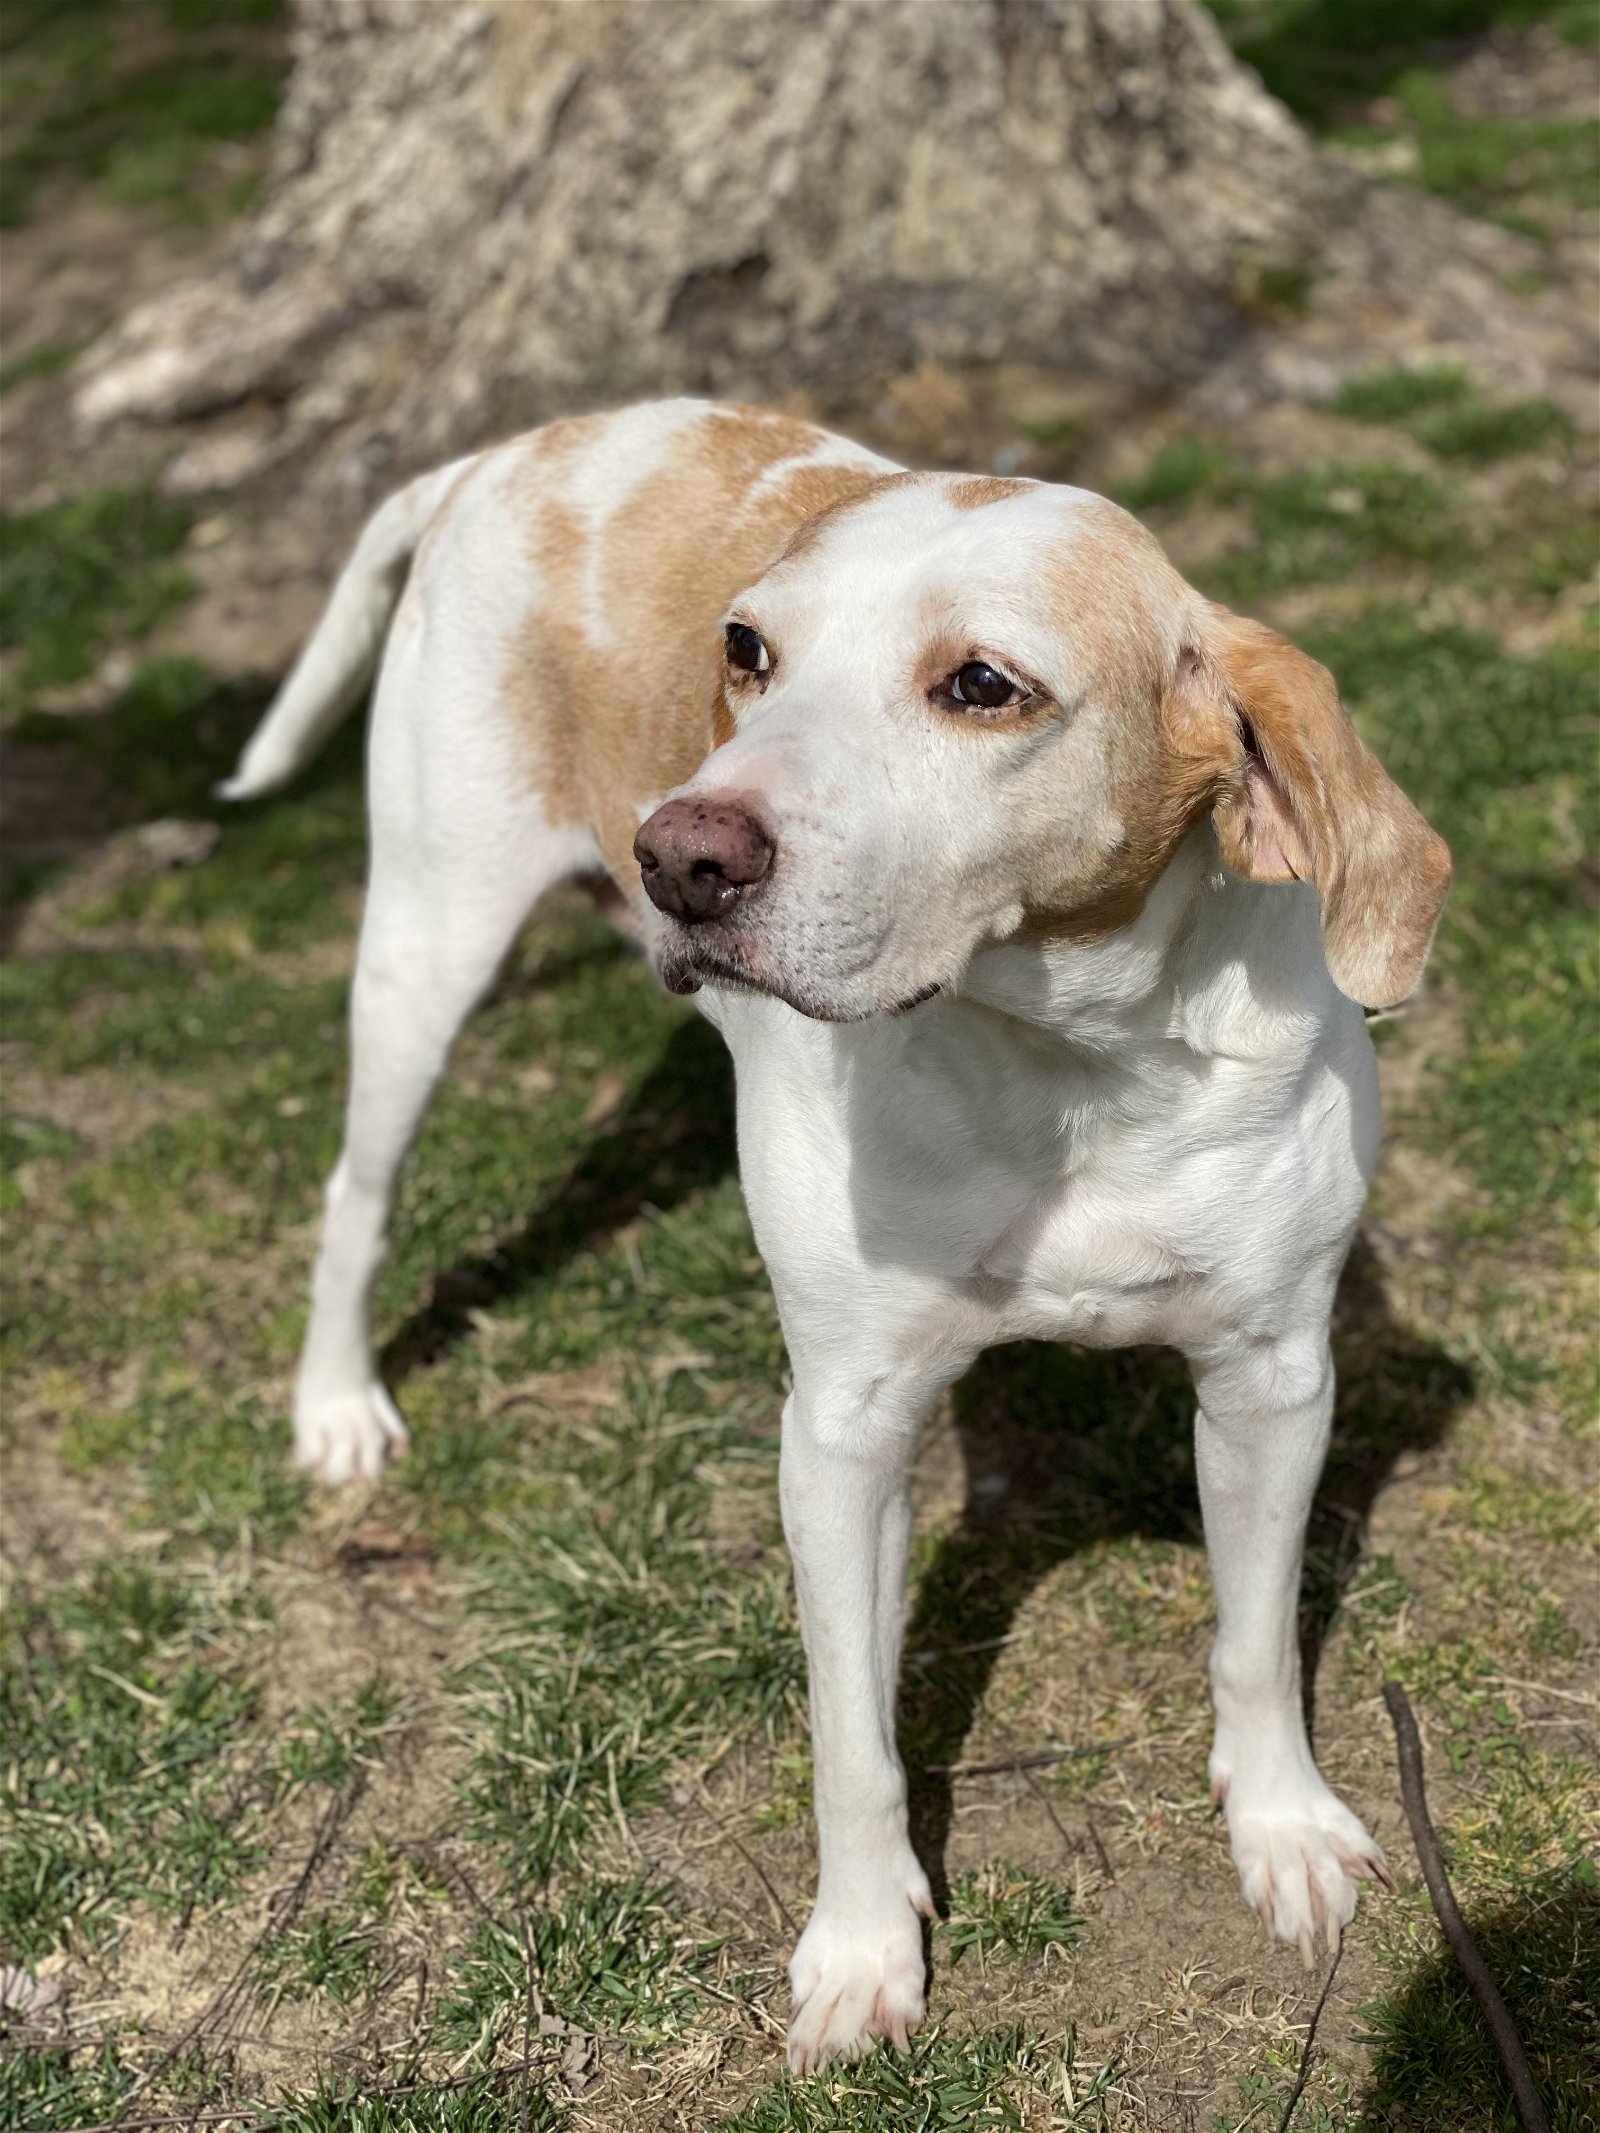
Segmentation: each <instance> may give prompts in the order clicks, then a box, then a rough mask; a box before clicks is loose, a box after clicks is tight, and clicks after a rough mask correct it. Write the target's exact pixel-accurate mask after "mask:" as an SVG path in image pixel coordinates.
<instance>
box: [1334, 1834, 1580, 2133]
mask: <svg viewBox="0 0 1600 2133" xmlns="http://www.w3.org/2000/svg"><path fill="white" fill-rule="evenodd" d="M1467 1923H1468V1925H1469V1926H1470V1928H1471V1930H1472V1936H1473V1939H1474V1940H1475V1941H1476V1942H1477V1944H1478V1948H1479V1951H1480V1953H1481V1954H1482V1956H1483V1959H1484V1961H1485V1962H1486V1963H1487V1964H1488V1966H1489V1970H1490V1973H1491V1975H1492V1976H1493V1977H1494V1978H1495V1980H1496V1982H1497V1983H1498V1985H1499V1986H1500V1989H1501V1991H1502V1992H1503V1993H1504V1995H1505V1999H1506V2005H1507V2007H1508V2008H1509V2009H1510V2012H1511V2019H1512V2021H1513V2023H1514V2024H1515V2025H1516V2028H1517V2032H1518V2034H1519V2036H1520V2037H1521V2038H1522V2040H1523V2043H1524V2045H1525V2047H1526V2048H1527V2051H1528V2056H1529V2064H1530V2066H1531V2068H1532V2072H1533V2078H1534V2082H1535V2085H1536V2086H1537V2088H1538V2090H1539V2094H1540V2098H1541V2100H1542V2101H1543V2103H1544V2105H1545V2108H1546V2109H1547V2111H1548V2112H1549V2115H1550V2123H1551V2125H1552V2127H1553V2128H1554V2129H1555V2133H1593V2129H1594V2128H1595V2127H1596V2126H1597V2125H1600V2084H1596V2083H1595V2082H1594V2080H1593V2074H1594V2069H1595V2068H1596V2066H1600V1876H1597V1875H1596V1873H1595V1871H1594V1869H1593V1867H1592V1866H1591V1867H1588V1868H1586V1869H1584V1868H1580V1869H1579V1870H1578V1871H1577V1872H1575V1873H1559V1874H1545V1875H1543V1876H1541V1877H1539V1878H1538V1879H1536V1880H1534V1881H1533V1882H1532V1884H1531V1885H1530V1886H1529V1888H1528V1889H1527V1890H1526V1891H1525V1893H1524V1894H1523V1895H1522V1896H1521V1897H1520V1898H1519V1899H1518V1901H1516V1902H1515V1903H1510V1904H1506V1905H1504V1906H1503V1907H1502V1908H1500V1909H1499V1910H1495V1911H1482V1910H1478V1911H1474V1912H1473V1913H1472V1914H1471V1915H1469V1917H1468V1920H1467ZM1362 2018H1363V2020H1364V2022H1365V2023H1366V2026H1367V2034H1368V2038H1369V2040H1370V2042H1371V2043H1372V2045H1373V2048H1374V2049H1373V2059H1372V2071H1371V2074H1370V2076H1369V2077H1368V2083H1367V2088H1366V2093H1365V2095H1364V2096H1363V2098H1362V2104H1363V2112H1362V2121H1361V2122H1362V2124H1363V2125H1366V2126H1371V2127H1379V2126H1381V2127H1385V2128H1389V2129H1392V2133H1435V2129H1437V2128H1440V2127H1445V2126H1448V2127H1449V2128H1451V2133H1500V2129H1501V2128H1502V2127H1510V2126H1514V2125H1515V2124H1516V2122H1517V2119H1516V2111H1515V2108H1514V2106H1513V2104H1512V2100H1511V2092H1510V2089H1509V2088H1508V2086H1507V2085H1506V2081H1505V2078H1504V2076H1503V2074H1502V2072H1501V2070H1500V2063H1499V2060H1498V2059H1497V2058H1496V2056H1495V2052H1494V2047H1493V2045H1492V2044H1491V2043H1490V2041H1489V2033H1488V2031H1487V2029H1486V2028H1485V2026H1484V2022H1483V2017H1482V2016H1481V2015H1480V2013H1479V2012H1478V2007H1477V2003H1476V2002H1475V2001H1474V1999H1473V1997H1472V1992H1471V1988H1470V1987H1469V1986H1468V1984H1467V1981H1466V1978H1465V1977H1464V1976H1463V1975H1462V1972H1461V1969H1460V1967H1459V1965H1458V1964H1457V1962H1456V1959H1455V1957H1454V1956H1453V1955H1452V1954H1450V1952H1449V1951H1448V1950H1447V1949H1445V1948H1443V1947H1441V1948H1440V1950H1439V1952H1438V1954H1437V1955H1435V1956H1433V1957H1431V1958H1430V1959H1428V1960H1427V1961H1424V1962H1421V1963H1419V1964H1418V1966H1417V1968H1416V1970H1415V1972H1414V1973H1413V1974H1412V1976H1411V1978H1410V1979H1409V1981H1408V1982H1407V1984H1406V1986H1405V1988H1404V1990H1403V1991H1400V1992H1397V1993H1394V1994H1392V1995H1391V1996H1390V1997H1389V1998H1387V1999H1384V2000H1381V2001H1379V2002H1377V2003H1376V2004H1375V2005H1373V2006H1370V2007H1367V2008H1365V2009H1363V2011H1362Z"/></svg>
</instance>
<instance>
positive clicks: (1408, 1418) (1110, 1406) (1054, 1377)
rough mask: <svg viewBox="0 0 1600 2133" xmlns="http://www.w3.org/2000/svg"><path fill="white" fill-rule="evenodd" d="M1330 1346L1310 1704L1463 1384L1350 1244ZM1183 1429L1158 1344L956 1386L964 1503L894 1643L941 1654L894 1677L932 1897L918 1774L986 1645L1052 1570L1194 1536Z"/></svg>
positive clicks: (972, 1700)
mask: <svg viewBox="0 0 1600 2133" xmlns="http://www.w3.org/2000/svg"><path fill="white" fill-rule="evenodd" d="M1334 1349H1335V1355H1336V1358H1337V1362H1338V1366H1339V1382H1340V1391H1339V1406H1338V1415H1337V1419H1336V1423H1335V1431H1334V1442H1333V1449H1332V1451H1331V1453H1330V1456H1329V1460H1328V1466H1327V1470H1326V1472H1325V1474H1324V1476H1323V1481H1322V1486H1321V1489H1320V1490H1319V1493H1318V1497H1317V1503H1316V1506H1315V1508H1314V1510H1313V1514H1312V1523H1311V1533H1310V1539H1309V1545H1308V1550H1307V1574H1306V1577H1305V1580H1304V1585H1303V1589H1302V1616H1301V1630H1302V1655H1303V1662H1304V1672H1305V1680H1306V1684H1307V1702H1308V1705H1309V1704H1310V1701H1311V1695H1312V1691H1313V1688H1314V1684H1315V1679H1316V1666H1317V1660H1318V1657H1319V1655H1320V1653H1321V1649H1322V1645H1323V1642H1324V1641H1325V1639H1326V1636H1327V1633H1328V1630H1329V1627H1330V1625H1331V1624H1332V1622H1333V1620H1334V1617H1335V1616H1336V1614H1337V1613H1338V1610H1339V1607H1340V1605H1341V1602H1342V1600H1343V1598H1344V1595H1345V1592H1346V1591H1347V1589H1348V1587H1349V1584H1350V1581H1351V1579H1352V1577H1353V1575H1354V1574H1355V1572H1356V1569H1357V1567H1358V1565H1359V1564H1360V1562H1361V1560H1362V1538H1363V1535H1364V1532H1365V1528H1366V1522H1367V1519H1368V1516H1369V1514H1370V1511H1371V1508H1372V1504H1373V1501H1374V1499H1375V1498H1376V1496H1377V1494H1378V1491H1379V1489H1380V1488H1381V1487H1382V1485H1383V1483H1384V1480H1385V1479H1386V1477H1387V1476H1388V1474H1389V1472H1390V1470H1391V1468H1392V1466H1393V1464H1394V1460H1395V1458H1396V1457H1397V1456H1398V1454H1399V1453H1400V1452H1401V1451H1402V1450H1405V1449H1420V1448H1422V1447H1425V1446H1427V1445H1430V1444H1433V1443H1436V1442H1437V1441H1438V1439H1439V1438H1440V1437H1441V1436H1442V1435H1443V1433H1444V1431H1445V1429H1446V1428H1447V1427H1448V1424H1449V1422H1450V1418H1451V1416H1452V1415H1453V1414H1454V1413H1455V1411H1456V1410H1457V1408H1458V1407H1460V1406H1461V1405H1462V1404H1463V1403H1464V1402H1465V1401H1466V1400H1467V1398H1468V1397H1469V1396H1470V1394H1471V1391H1472V1382H1473V1381H1472V1377H1471V1374H1470V1372H1468V1371H1467V1370H1466V1369H1464V1368H1463V1367H1462V1366H1461V1365H1460V1364H1459V1363H1457V1362H1456V1361H1455V1360H1454V1359H1453V1358H1452V1357H1450V1356H1448V1355H1447V1354H1446V1353H1445V1352H1444V1351H1443V1350H1442V1349H1440V1348H1438V1347H1437V1346H1435V1345H1434V1344H1432V1343H1431V1342H1427V1341H1423V1340H1419V1339H1418V1338H1417V1337H1416V1336H1415V1335H1414V1334H1412V1333H1410V1332H1408V1331H1407V1330H1405V1329H1404V1328H1403V1327H1401V1326H1399V1325H1397V1324H1396V1323H1395V1322H1394V1320H1393V1319H1392V1318H1391V1317H1390V1316H1389V1314H1388V1311H1387V1308H1386V1306H1385V1303H1384V1300H1383V1292H1382V1287H1381V1284H1380V1283H1379V1282H1378V1280H1377V1278H1376V1269H1375V1267H1374V1264H1373V1261H1372V1257H1371V1254H1370V1252H1369V1251H1368V1250H1367V1248H1366V1247H1365V1246H1364V1245H1362V1244H1361V1243H1359V1242H1358V1244H1357V1246H1356V1248H1355V1250H1354V1251H1353V1253H1352V1255H1351V1258H1350V1263H1349V1265H1348V1266H1347V1268H1346V1270H1345V1276H1344V1280H1343V1282H1342V1284H1341V1286H1340V1291H1339V1299H1338V1303H1337V1306H1336V1310H1335V1331H1334ZM1193 1421H1194V1391H1193V1388H1192V1386H1191V1384H1190V1380H1189V1374H1188V1371H1187V1369H1186V1367H1185V1366H1184V1364H1183V1363H1182V1362H1181V1360H1180V1359H1179V1358H1178V1357H1176V1356H1174V1355H1172V1354H1171V1353H1169V1352H1168V1351H1166V1350H1162V1349H1148V1348H1147V1349H1122V1350H1117V1351H1114V1352H1110V1353H1097V1352H1091V1351H1087V1350H1083V1349H1076V1348H1068V1347H1055V1346H1048V1345H1044V1344H1041V1343H1034V1342H1029V1343H1025V1344H1022V1345H1020V1346H1015V1347H1010V1348H1002V1349H995V1350H992V1351H991V1352H990V1353H989V1354H988V1355H986V1356H984V1357H982V1358H981V1360H980V1361H979V1362H978V1363H977V1364H976V1366H975V1367H974V1368H973V1369H972V1370H971V1371H970V1372H969V1373H968V1375H967V1377H966V1378H965V1379H964V1380H963V1382H962V1383H961V1384H960V1385H959V1386H958V1387H957V1389H956V1424H957V1429H958V1431H959V1434H960V1438H961V1446H962V1453H963V1457H964V1459H965V1462H966V1469H967V1487H968V1501H967V1506H966V1510H965V1512H964V1514H963V1517H962V1520H961V1523H960V1525H959V1526H958V1527H957V1528H956V1530H955V1531H954V1532H953V1533H951V1534H950V1535H949V1536H948V1537H947V1538H946V1539H945V1540H944V1541H943V1542H942V1543H941V1544H940V1546H939V1549H938V1551H937V1553H936V1555H935V1557H934V1560H933V1561H932V1563H931V1564H930V1565H929V1567H928V1569H927V1571H926V1573H925V1574H924V1576H923V1578H922V1580H921V1583H920V1585H919V1588H918V1595H917V1604H916V1609H915V1612H914V1615H913V1618H912V1621H911V1623H910V1626H909V1628H908V1630H907V1633H906V1646H907V1649H908V1650H909V1651H922V1650H928V1649H931V1650H933V1651H935V1652H938V1651H939V1650H940V1648H941V1647H944V1648H945V1649H946V1650H947V1652H948V1654H949V1655H948V1656H946V1657H942V1658H940V1660H939V1661H938V1663H937V1664H936V1665H931V1666H927V1667H924V1668H915V1667H908V1668H907V1670H906V1674H905V1677H904V1681H903V1684H902V1706H901V1714H900V1734H901V1740H902V1744H903V1748H904V1751H905V1756H906V1764H907V1772H908V1776H909V1781H910V1790H911V1814H912V1829H913V1838H914V1841H915V1843H916V1846H917V1850H918V1852H919V1854H920V1856H921V1858H922V1862H923V1865H924V1866H925V1867H926V1869H927V1871H928V1874H929V1877H930V1879H931V1880H932V1882H933V1884H934V1890H935V1893H936V1895H938V1896H939V1897H940V1899H941V1900H942V1899H943V1896H944V1892H945V1887H946V1876H945V1870H944V1851H945V1844H946V1840H947V1838H948V1835H949V1830H950V1820H951V1814H952V1799H951V1783H950V1779H949V1778H948V1777H947V1776H945V1775H943V1774H942V1773H941V1772H940V1771H939V1770H938V1769H937V1768H936V1767H932V1766H938V1765H944V1764H950V1763H955V1762H958V1761H959V1760H960V1758H961V1749H962V1744H963V1742H964V1741H965V1740H966V1737H967V1734H968V1732H969V1731H970V1729H971V1726H972V1722H973V1718H974V1716H975V1714H976V1713H977V1711H978V1709H979V1707H980V1705H981V1703H982V1701H983V1697H984V1693H985V1690H986V1689H987V1687H988V1683H989V1678H990V1675H991V1674H992V1672H993V1670H994V1666H995V1663H996V1660H997V1658H998V1655H999V1647H1000V1645H1001V1643H1002V1641H1003V1640H1004V1638H1005V1637H1006V1636H1007V1634H1008V1632H1009V1630H1010V1628H1011V1625H1012V1623H1013V1622H1014V1620H1015V1619H1016V1616H1017V1613H1018V1611H1019V1610H1020V1608H1021V1607H1022V1605H1023V1603H1024V1601H1025V1600H1026V1599H1027V1596H1028V1594H1029V1593H1030V1592H1031V1591H1032V1589H1033V1587H1034V1586H1035V1585H1036V1584H1037V1583H1038V1581H1039V1580H1040V1579H1041V1578H1042V1577H1044V1576H1046V1575H1047V1574H1048V1573H1049V1572H1050V1571H1051V1570H1052V1569H1054V1568H1055V1566H1056V1565H1057V1564H1059V1563H1061V1562H1063V1561H1065V1560H1067V1559H1068V1558H1069V1557H1070V1556H1072V1555H1074V1554H1076V1553H1077V1552H1079V1551H1080V1550H1082V1549H1084V1548H1088V1547H1091V1546H1093V1545H1095V1544H1097V1543H1101V1542H1105V1541H1108V1540H1116V1539H1119V1538H1127V1539H1134V1538H1138V1539H1141V1540H1170V1541H1187V1542H1190V1543H1193V1542H1196V1541H1198V1540H1199V1538H1200V1512H1199V1502H1198V1498H1197V1496H1196V1492H1195V1481H1194V1456H1193ZM1108 1633H1109V1634H1112V1635H1115V1634H1116V1628H1115V1625H1112V1626H1111V1628H1110V1629H1109V1631H1108ZM974 1646H977V1647H981V1648H980V1649H976V1650H975V1649H973V1647H974Z"/></svg>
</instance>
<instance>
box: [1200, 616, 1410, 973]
mask: <svg viewBox="0 0 1600 2133" xmlns="http://www.w3.org/2000/svg"><path fill="white" fill-rule="evenodd" d="M1178 693H1179V698H1180V702H1181V706H1182V710H1181V717H1182V721H1183V724H1184V726H1185V727H1186V728H1187V729H1188V733H1189V737H1190V740H1191V742H1192V743H1194V742H1201V741H1202V738H1203V741H1204V745H1205V746H1206V748H1207V751H1208V752H1210V751H1211V750H1212V749H1215V750H1217V751H1218V752H1219V754H1220V757H1221V784H1222V794H1221V797H1220V798H1219V799H1218V800H1217V801H1216V803H1215V805H1214V808H1213V812H1212V820H1213V822H1214V823H1215V825H1216V831H1217V839H1218V842H1219V844H1220V845H1221V847H1222V857H1223V861H1224V863H1225V864H1226V865H1227V866H1228V867H1229V868H1231V870H1232V871H1233V872H1234V873H1235V874H1242V875H1244V876H1245V877H1246V878H1247V879H1248V880H1251V881H1310V882H1314V883H1315V884H1316V890H1317V897H1318V900H1319V902H1320V903H1321V906H1322V944H1323V951H1324V953H1325V954H1326V956H1327V959H1328V969H1329V971H1330V973H1331V974H1332V977H1333V981H1334V983H1335V984H1336V985H1337V986H1338V987H1339V990H1340V991H1341V992H1343V993H1347V994H1348V995H1349V997H1350V998H1351V999H1352V1000H1359V1001H1361V1002H1362V1003H1363V1005H1365V1006H1367V1007H1392V1006H1393V1005H1394V1004H1395V1003H1396V1001H1399V1000H1403V999H1404V998H1405V996H1406V994H1407V993H1408V992H1410V990H1411V989H1412V987H1413V986H1414V985H1415V984H1416V982H1417V980H1418V978H1420V977H1421V975H1422V966H1423V963H1424V962H1425V961H1426V959H1427V954H1428V944H1429V942H1430V941H1431V940H1432V939H1433V929H1434V927H1435V925H1436V924H1437V923H1438V918H1439V912H1440V910H1441V908H1442V907H1443V904H1444V898H1445V891H1446V889H1447V888H1448V887H1449V885H1450V853H1449V850H1448V848H1447V846H1446V844H1445V842H1444V839H1443V838H1442V837H1438V836H1436V835H1435V834H1434V832H1433V831H1432V830H1431V829H1430V828H1429V827H1428V825H1427V823H1426V822H1424V821H1423V819H1422V817H1421V815H1419V814H1418V812H1417V810H1416V809H1415V808H1414V807H1413V806H1412V804H1411V802H1410V801H1409V800H1408V799H1407V798H1406V796H1405V794H1404V793H1403V792H1401V790H1400V788H1399V787H1398V786H1397V785H1396V784H1394V783H1393V781H1392V780H1391V779H1390V778H1388V777H1387V776H1386V775H1385V774H1384V771H1383V768H1382V766H1381V765H1380V764H1379V762H1378V760H1377V758H1376V757H1375V756H1374V755H1372V754H1371V753H1370V751H1369V750H1368V749H1366V748H1365V747H1363V746H1362V743H1361V741H1360V740H1359V738H1358V737H1357V734H1356V730H1355V728H1354V726H1352V725H1351V723H1350V720H1349V718H1348V717H1347V716H1346V715H1345V712H1344V709H1343V707H1342V706H1341V704H1340V702H1339V694H1338V691H1337V689H1336V688H1335V687H1334V683H1333V676H1332V675H1331V674H1330V673H1329V672H1328V670H1327V668H1326V667H1323V666H1319V665H1318V664H1317V662H1316V661H1315V660H1314V659H1309V658H1307V656H1306V655H1305V653H1304V652H1300V651H1296V649H1295V647H1294V646H1293V645H1292V644H1290V643H1289V641H1288V639H1287V638H1284V637H1280V636H1279V635H1278V633H1277V631H1276V630H1270V629H1267V628H1265V627H1264V626H1263V625H1262V624H1261V623H1259V622H1248V621H1246V620H1245V619H1244V618H1243V617H1242V616H1240V615H1234V614H1230V613H1229V611H1228V609H1227V608H1225V607H1215V606H1213V607H1211V608H1210V609H1209V613H1208V616H1207V619H1206V623H1205V626H1204V632H1203V635H1202V638H1201V641H1200V642H1199V643H1198V644H1197V645H1196V646H1194V647H1192V648H1191V649H1190V650H1189V651H1188V652H1186V654H1185V655H1184V661H1183V672H1182V675H1181V678H1180V683H1179V692H1178Z"/></svg>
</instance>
